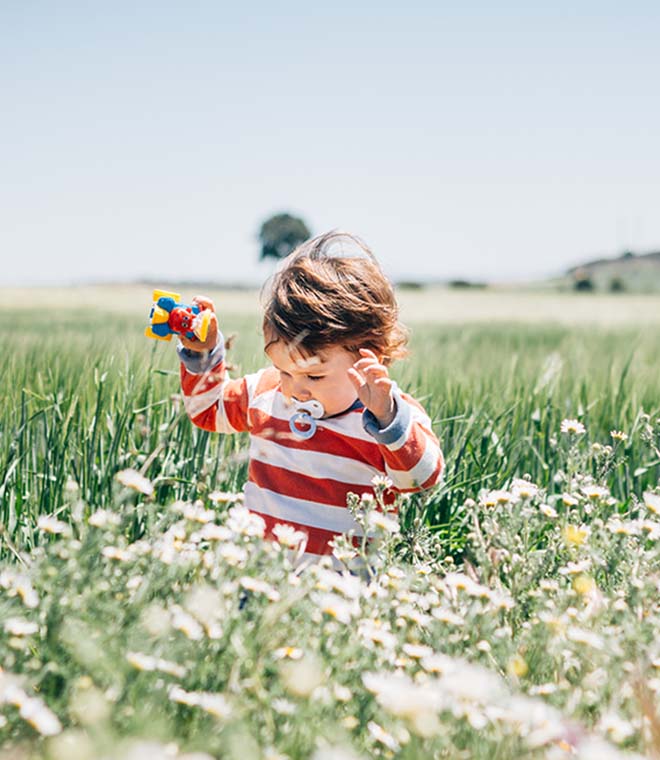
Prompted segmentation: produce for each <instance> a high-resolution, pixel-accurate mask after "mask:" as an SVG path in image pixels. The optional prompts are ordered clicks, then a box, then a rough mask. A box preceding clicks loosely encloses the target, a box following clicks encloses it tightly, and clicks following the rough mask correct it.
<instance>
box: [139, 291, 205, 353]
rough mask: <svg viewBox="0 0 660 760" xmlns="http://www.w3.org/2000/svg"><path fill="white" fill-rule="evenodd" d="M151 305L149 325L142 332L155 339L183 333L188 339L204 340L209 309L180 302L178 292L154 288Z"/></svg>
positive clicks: (170, 337) (169, 338)
mask: <svg viewBox="0 0 660 760" xmlns="http://www.w3.org/2000/svg"><path fill="white" fill-rule="evenodd" d="M153 300H154V303H153V306H152V307H151V311H150V312H149V326H148V327H147V328H146V329H145V331H144V334H145V335H146V336H147V338H155V339H156V340H171V339H172V335H173V334H175V333H176V334H178V335H183V336H185V337H186V338H188V340H201V341H202V343H203V342H204V341H205V340H206V335H207V333H208V329H209V321H210V319H211V311H209V310H208V309H204V310H202V309H200V307H199V306H197V305H196V304H193V305H192V306H188V305H187V304H183V303H181V296H180V295H179V294H178V293H170V292H168V291H167V290H154V294H153Z"/></svg>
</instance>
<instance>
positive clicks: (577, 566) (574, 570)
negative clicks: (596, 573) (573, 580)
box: [552, 559, 591, 591]
mask: <svg viewBox="0 0 660 760" xmlns="http://www.w3.org/2000/svg"><path fill="white" fill-rule="evenodd" d="M590 567H591V560H590V559H583V560H580V561H579V562H569V563H568V564H567V565H565V566H564V567H560V568H559V574H560V575H579V574H580V573H583V572H585V571H586V570H589V568H590ZM552 590H553V591H557V590H558V587H557V586H556V584H555V586H553V588H552Z"/></svg>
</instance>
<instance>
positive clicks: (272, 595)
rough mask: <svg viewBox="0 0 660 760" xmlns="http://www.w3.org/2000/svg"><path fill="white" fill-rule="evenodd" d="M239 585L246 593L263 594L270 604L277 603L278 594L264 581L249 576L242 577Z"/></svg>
mask: <svg viewBox="0 0 660 760" xmlns="http://www.w3.org/2000/svg"><path fill="white" fill-rule="evenodd" d="M239 583H240V584H241V586H242V587H243V588H244V589H246V590H247V591H252V592H254V593H255V594H263V595H264V596H265V597H266V598H267V599H269V600H270V601H271V602H279V600H280V592H279V591H278V590H277V589H275V588H273V587H272V586H271V585H270V584H269V583H266V581H262V580H260V579H259V578H252V577H251V576H249V575H244V576H243V577H242V578H241V579H240V581H239Z"/></svg>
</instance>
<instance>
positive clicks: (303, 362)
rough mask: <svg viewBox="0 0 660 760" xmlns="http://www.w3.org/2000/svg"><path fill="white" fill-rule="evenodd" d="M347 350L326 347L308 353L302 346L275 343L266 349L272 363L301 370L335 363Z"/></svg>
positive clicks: (337, 347) (279, 341) (338, 347)
mask: <svg viewBox="0 0 660 760" xmlns="http://www.w3.org/2000/svg"><path fill="white" fill-rule="evenodd" d="M345 350H346V349H344V348H343V347H342V346H326V347H324V348H321V349H317V350H316V351H314V352H307V351H305V350H304V349H302V347H300V346H295V345H292V344H287V343H284V342H283V341H281V340H278V341H275V342H274V343H271V344H270V345H269V346H267V347H266V354H268V356H269V357H270V359H271V361H273V363H275V364H279V365H280V366H283V365H288V366H291V367H295V368H297V369H300V370H303V371H304V370H309V369H311V368H316V369H318V368H319V367H321V366H323V365H325V364H328V363H330V362H332V361H333V359H334V358H336V356H337V355H338V354H343V353H344V352H345Z"/></svg>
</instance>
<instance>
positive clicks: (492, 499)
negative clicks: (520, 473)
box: [482, 490, 517, 507]
mask: <svg viewBox="0 0 660 760" xmlns="http://www.w3.org/2000/svg"><path fill="white" fill-rule="evenodd" d="M514 501H517V499H516V497H515V496H514V495H513V494H512V493H511V492H509V491H503V490H496V491H488V492H487V493H486V495H485V496H484V497H483V498H482V504H483V505H484V506H485V507H495V506H498V505H500V506H501V505H503V504H511V503H512V502H514Z"/></svg>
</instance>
